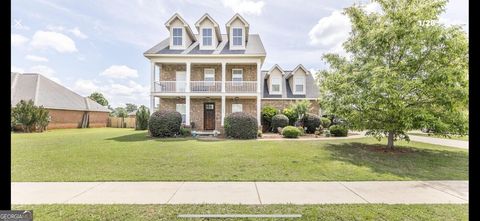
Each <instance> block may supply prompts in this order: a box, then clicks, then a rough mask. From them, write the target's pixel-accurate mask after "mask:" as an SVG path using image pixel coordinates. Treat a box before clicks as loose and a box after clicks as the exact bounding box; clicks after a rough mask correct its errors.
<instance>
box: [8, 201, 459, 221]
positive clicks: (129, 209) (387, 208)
mask: <svg viewBox="0 0 480 221" xmlns="http://www.w3.org/2000/svg"><path fill="white" fill-rule="evenodd" d="M13 209H18V210H33V217H34V220H36V221H41V220H48V221H55V220H62V221H63V220H201V219H192V218H189V219H185V218H178V217H177V216H178V214H301V215H302V217H301V218H290V219H285V218H284V219H278V218H277V219H269V218H257V219H253V218H249V219H241V220H390V221H395V220H422V221H423V220H468V205H467V204H463V205H449V204H442V205H439V204H434V205H426V204H420V205H385V204H367V205H365V204H362V205H361V204H336V205H261V206H260V205H212V204H210V205H14V206H13ZM202 220H207V219H202ZM212 220H214V219H212ZM221 220H238V218H236V219H233V218H230V219H221Z"/></svg>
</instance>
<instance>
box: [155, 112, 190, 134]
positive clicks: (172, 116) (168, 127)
mask: <svg viewBox="0 0 480 221" xmlns="http://www.w3.org/2000/svg"><path fill="white" fill-rule="evenodd" d="M181 125H182V115H181V114H180V113H178V112H176V111H172V110H160V111H156V112H155V113H153V114H152V116H150V119H149V120H148V130H149V131H150V135H151V136H152V137H173V136H175V135H177V134H179V132H180V126H181Z"/></svg>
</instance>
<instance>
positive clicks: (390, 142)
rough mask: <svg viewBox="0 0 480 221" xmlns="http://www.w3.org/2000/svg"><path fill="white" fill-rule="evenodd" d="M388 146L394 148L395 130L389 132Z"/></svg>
mask: <svg viewBox="0 0 480 221" xmlns="http://www.w3.org/2000/svg"><path fill="white" fill-rule="evenodd" d="M387 148H390V149H393V132H391V131H390V132H388V143H387Z"/></svg>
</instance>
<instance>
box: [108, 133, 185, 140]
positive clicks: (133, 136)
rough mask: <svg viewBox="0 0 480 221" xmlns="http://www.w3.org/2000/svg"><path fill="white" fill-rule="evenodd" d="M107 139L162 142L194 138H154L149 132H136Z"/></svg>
mask: <svg viewBox="0 0 480 221" xmlns="http://www.w3.org/2000/svg"><path fill="white" fill-rule="evenodd" d="M106 140H113V141H118V142H138V141H148V140H155V141H160V142H178V141H188V140H192V138H188V137H179V138H152V137H149V136H148V135H147V132H143V133H135V134H129V135H124V136H119V137H111V138H108V139H106Z"/></svg>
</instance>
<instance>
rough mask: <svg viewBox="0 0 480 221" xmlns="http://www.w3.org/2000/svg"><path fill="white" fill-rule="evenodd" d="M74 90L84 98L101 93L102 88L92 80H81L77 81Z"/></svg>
mask: <svg viewBox="0 0 480 221" xmlns="http://www.w3.org/2000/svg"><path fill="white" fill-rule="evenodd" d="M73 90H74V91H75V92H77V93H80V94H82V95H84V96H88V95H90V94H92V93H93V92H99V91H100V87H99V86H98V85H96V84H95V83H94V82H93V81H91V80H83V79H79V80H77V81H75V84H74V86H73Z"/></svg>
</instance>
